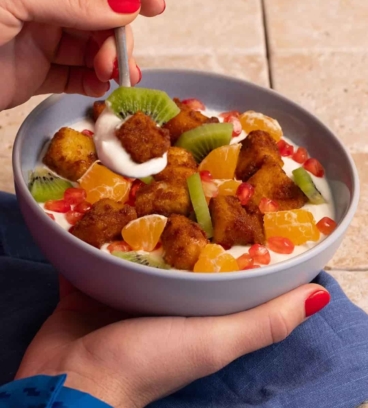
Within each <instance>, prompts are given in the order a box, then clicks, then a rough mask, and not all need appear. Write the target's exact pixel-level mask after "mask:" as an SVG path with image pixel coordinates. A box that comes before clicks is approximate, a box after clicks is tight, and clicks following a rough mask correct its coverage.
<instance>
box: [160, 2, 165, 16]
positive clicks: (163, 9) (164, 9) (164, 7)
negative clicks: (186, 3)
mask: <svg viewBox="0 0 368 408" xmlns="http://www.w3.org/2000/svg"><path fill="white" fill-rule="evenodd" d="M165 10H166V1H165V0H164V8H163V10H162V11H161V13H160V14H162V13H163V12H164V11H165Z"/></svg>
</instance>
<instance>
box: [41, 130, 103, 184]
mask: <svg viewBox="0 0 368 408" xmlns="http://www.w3.org/2000/svg"><path fill="white" fill-rule="evenodd" d="M96 160H97V154H96V149H95V145H94V143H93V139H92V138H91V137H89V136H86V135H84V134H83V133H81V132H77V131H76V130H74V129H70V128H66V127H65V128H62V129H60V130H59V131H58V132H57V133H56V134H55V136H54V137H53V138H52V140H51V143H50V145H49V148H48V149H47V152H46V155H45V157H44V158H43V163H44V164H46V166H48V167H49V168H50V169H51V170H53V171H54V172H55V173H57V174H59V175H60V176H61V177H64V178H66V179H68V180H71V181H77V180H78V179H80V178H81V177H82V176H83V174H84V173H85V172H86V171H87V170H88V169H89V167H90V166H91V165H92V164H93V163H94V162H95V161H96Z"/></svg>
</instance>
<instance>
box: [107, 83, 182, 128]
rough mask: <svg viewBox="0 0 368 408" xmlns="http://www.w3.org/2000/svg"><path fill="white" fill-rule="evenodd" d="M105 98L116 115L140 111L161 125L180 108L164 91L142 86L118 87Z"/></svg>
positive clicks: (124, 115) (125, 115) (127, 114)
mask: <svg viewBox="0 0 368 408" xmlns="http://www.w3.org/2000/svg"><path fill="white" fill-rule="evenodd" d="M107 100H108V101H109V102H110V104H111V108H112V110H113V111H114V112H115V114H116V115H118V116H119V115H120V116H122V117H123V118H124V119H125V118H126V117H127V116H129V115H133V114H134V113H136V112H138V111H141V112H143V113H145V114H146V115H148V116H150V117H151V118H152V119H153V120H154V121H155V122H156V123H157V124H158V125H160V126H161V125H162V124H164V123H166V122H168V121H169V120H170V119H172V118H173V117H174V116H176V115H177V114H178V113H179V112H180V109H179V108H178V106H177V105H176V103H175V102H174V101H173V100H172V99H171V98H170V97H169V95H168V94H167V93H166V92H163V91H157V90H154V89H144V88H124V87H123V88H118V89H116V90H115V91H114V92H113V93H112V94H111V95H110V96H109V97H108V98H107Z"/></svg>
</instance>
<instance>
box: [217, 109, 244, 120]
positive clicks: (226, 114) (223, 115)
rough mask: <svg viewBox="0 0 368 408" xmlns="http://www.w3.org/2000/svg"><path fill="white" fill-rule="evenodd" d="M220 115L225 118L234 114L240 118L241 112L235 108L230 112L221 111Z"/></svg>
mask: <svg viewBox="0 0 368 408" xmlns="http://www.w3.org/2000/svg"><path fill="white" fill-rule="evenodd" d="M219 116H220V118H223V119H224V120H225V119H226V118H228V117H229V116H234V117H236V118H240V112H238V111H235V110H233V111H229V112H223V113H220V115H219Z"/></svg>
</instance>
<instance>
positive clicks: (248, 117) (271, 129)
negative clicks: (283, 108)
mask: <svg viewBox="0 0 368 408" xmlns="http://www.w3.org/2000/svg"><path fill="white" fill-rule="evenodd" d="M240 122H241V124H242V127H243V130H244V132H245V133H246V134H249V133H250V132H252V131H254V130H262V131H264V132H267V133H269V134H270V136H272V137H273V138H274V139H275V141H276V142H278V141H279V140H280V139H281V138H282V136H283V132H282V129H281V126H280V124H279V122H278V121H277V120H276V119H273V118H270V117H269V116H266V115H264V114H263V113H259V112H254V111H247V112H244V113H243V114H242V115H241V116H240Z"/></svg>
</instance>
